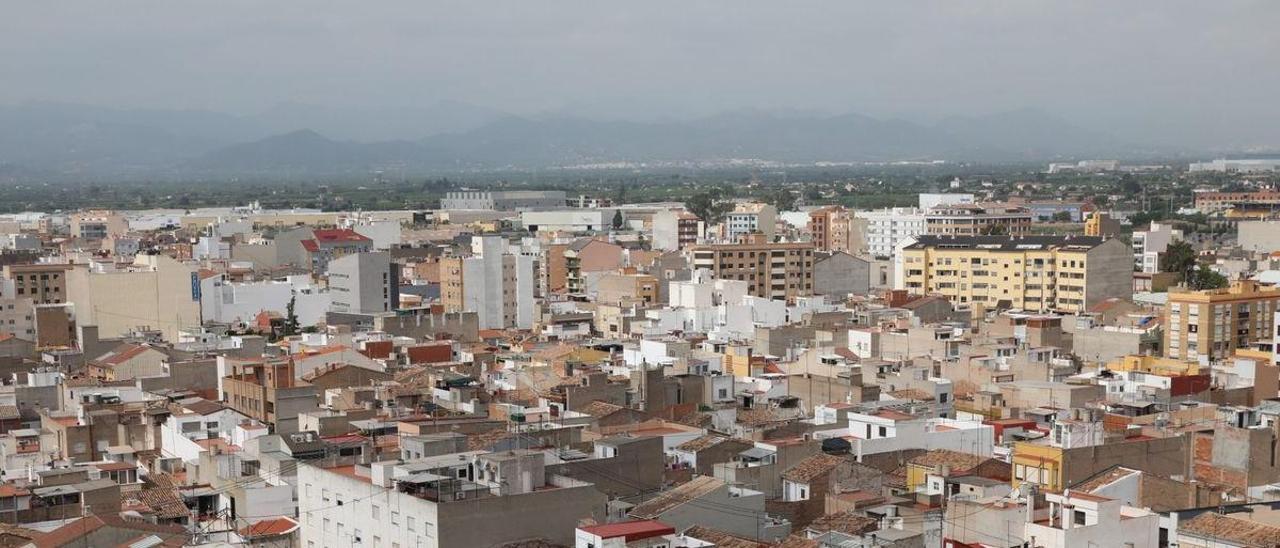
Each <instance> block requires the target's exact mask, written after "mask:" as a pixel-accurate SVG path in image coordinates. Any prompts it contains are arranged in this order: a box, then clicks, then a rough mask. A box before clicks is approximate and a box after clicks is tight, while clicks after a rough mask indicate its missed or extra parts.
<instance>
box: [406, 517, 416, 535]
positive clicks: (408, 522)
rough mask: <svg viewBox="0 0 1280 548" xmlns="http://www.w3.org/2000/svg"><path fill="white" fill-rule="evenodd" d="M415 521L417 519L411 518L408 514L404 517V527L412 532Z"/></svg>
mask: <svg viewBox="0 0 1280 548" xmlns="http://www.w3.org/2000/svg"><path fill="white" fill-rule="evenodd" d="M416 521H417V520H415V519H413V516H408V517H406V518H405V529H407V530H409V532H413V531H414V523H415V522H416Z"/></svg>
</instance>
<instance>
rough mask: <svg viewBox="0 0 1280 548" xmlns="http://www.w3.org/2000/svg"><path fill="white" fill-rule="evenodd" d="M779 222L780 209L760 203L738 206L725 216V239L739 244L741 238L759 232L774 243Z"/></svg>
mask: <svg viewBox="0 0 1280 548" xmlns="http://www.w3.org/2000/svg"><path fill="white" fill-rule="evenodd" d="M777 222H778V209H777V208H775V207H773V206H771V205H769V204H763V203H760V202H749V203H742V204H737V205H736V206H734V208H733V211H730V212H729V213H727V214H725V216H724V239H725V240H726V241H729V242H737V241H738V240H739V239H740V238H741V237H743V236H745V235H747V234H751V233H753V232H759V233H761V234H764V237H765V240H766V241H772V240H773V235H774V233H775V230H776V226H775V225H776V224H777Z"/></svg>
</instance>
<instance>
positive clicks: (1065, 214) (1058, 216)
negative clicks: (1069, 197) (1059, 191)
mask: <svg viewBox="0 0 1280 548" xmlns="http://www.w3.org/2000/svg"><path fill="white" fill-rule="evenodd" d="M1053 222H1055V223H1069V222H1071V212H1070V211H1059V212H1057V213H1054V214H1053Z"/></svg>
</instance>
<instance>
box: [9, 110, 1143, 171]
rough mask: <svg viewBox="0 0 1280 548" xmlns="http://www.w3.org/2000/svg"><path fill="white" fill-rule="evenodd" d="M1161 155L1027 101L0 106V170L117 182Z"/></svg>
mask: <svg viewBox="0 0 1280 548" xmlns="http://www.w3.org/2000/svg"><path fill="white" fill-rule="evenodd" d="M1161 152H1168V151H1167V150H1166V151H1161V150H1157V149H1154V148H1152V147H1144V146H1141V145H1138V144H1133V143H1126V142H1121V141H1119V140H1117V139H1115V138H1113V137H1110V136H1108V135H1106V134H1103V133H1100V132H1096V131H1091V130H1088V129H1084V128H1080V127H1076V126H1074V125H1072V124H1070V123H1068V122H1066V121H1064V120H1061V119H1059V118H1056V117H1054V116H1051V115H1049V114H1046V113H1044V112H1041V111H1038V110H1017V111H1010V112H1004V113H999V114H994V115H989V116H977V117H964V118H960V117H956V118H950V119H946V120H943V121H941V122H939V123H937V124H932V125H926V124H919V123H913V122H908V121H904V120H898V119H878V118H871V117H867V116H860V115H855V114H849V115H840V116H818V115H813V114H803V113H789V114H780V113H771V112H766V111H759V110H746V111H735V112H728V113H724V114H720V115H716V116H711V117H706V118H701V119H696V120H690V121H682V122H650V123H645V122H627V121H596V120H587V119H582V118H575V117H571V116H562V115H556V116H547V117H539V118H522V117H516V116H511V115H507V114H504V113H501V112H498V111H494V110H490V109H485V108H482V107H476V106H472V105H468V104H465V103H452V102H451V103H440V104H437V105H434V106H432V107H428V108H422V109H392V108H388V109H336V108H323V107H314V106H307V105H296V104H291V105H280V106H278V107H275V108H272V109H269V110H268V111H266V112H263V113H259V114H258V115H254V116H233V115H228V114H223V113H217V112H209V111H178V110H173V111H169V110H120V109H106V108H98V107H89V106H83V105H66V104H51V103H37V104H26V105H21V106H8V107H0V166H5V168H4V169H0V178H4V177H9V178H25V177H40V178H47V177H54V178H67V179H120V178H127V177H153V178H184V177H219V176H233V175H259V176H306V175H338V174H367V173H369V172H371V171H375V170H399V171H401V172H427V171H432V170H456V169H491V168H507V167H516V168H545V167H561V166H576V165H584V164H598V163H611V162H692V161H711V160H720V159H734V158H737V159H760V160H772V161H780V162H793V163H809V162H822V161H829V162H861V161H895V160H934V159H942V160H968V161H991V162H1000V161H1047V160H1052V159H1058V158H1073V157H1075V158H1092V157H1105V158H1115V157H1134V156H1145V155H1151V154H1153V153H1161Z"/></svg>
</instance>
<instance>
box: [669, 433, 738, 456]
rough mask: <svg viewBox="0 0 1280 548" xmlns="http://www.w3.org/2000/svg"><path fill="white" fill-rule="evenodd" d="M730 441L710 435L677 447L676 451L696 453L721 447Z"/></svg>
mask: <svg viewBox="0 0 1280 548" xmlns="http://www.w3.org/2000/svg"><path fill="white" fill-rule="evenodd" d="M728 439H729V438H726V437H724V436H717V435H715V434H712V435H708V436H701V437H698V438H694V439H691V440H689V441H686V442H684V443H682V444H680V445H677V446H676V449H678V450H680V451H692V452H695V453H696V452H698V451H701V450H703V449H708V448H711V447H715V446H717V445H720V443H721V442H723V441H725V440H728Z"/></svg>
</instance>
